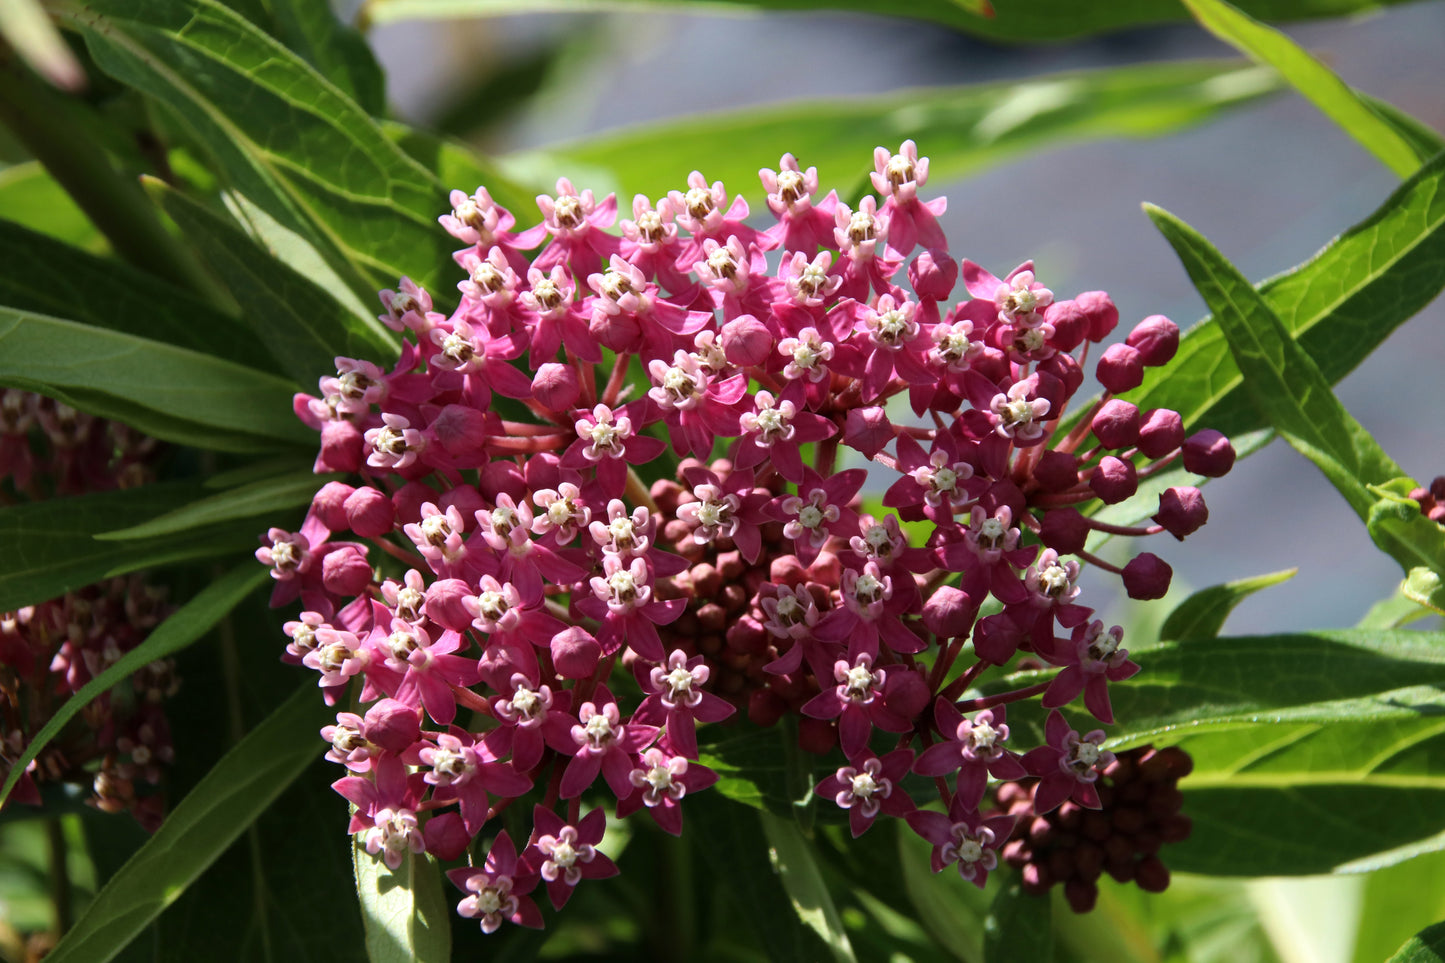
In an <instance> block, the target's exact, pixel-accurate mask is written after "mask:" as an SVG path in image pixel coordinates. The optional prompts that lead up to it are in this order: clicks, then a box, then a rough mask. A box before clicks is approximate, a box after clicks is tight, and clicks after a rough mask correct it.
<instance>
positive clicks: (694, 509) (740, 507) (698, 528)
mask: <svg viewBox="0 0 1445 963" xmlns="http://www.w3.org/2000/svg"><path fill="white" fill-rule="evenodd" d="M683 477H684V478H685V479H686V480H687V483H688V484H689V485H691V486H692V494H693V498H694V499H695V500H694V501H690V502H685V503H683V504H681V505H679V506H678V507H677V517H678V518H679V519H681V520H682V521H684V522H686V523H687V524H689V525H693V526H695V527H694V529H693V532H692V538H693V541H694V542H695V543H697V544H698V545H710V544H712V543H713V542H714V541H715V540H716V539H718V538H719V537H721V538H731V539H732V540H733V543H734V544H736V545H737V548H738V551H739V552H741V553H742V556H743V558H745V559H747V560H748V561H749V562H756V561H757V560H758V557H759V555H760V554H761V553H762V545H763V542H762V529H761V527H762V525H763V524H764V523H766V522H767V521H768V519H769V516H768V515H767V514H766V508H767V505H768V503H769V502H770V501H771V500H772V499H771V496H770V495H769V494H768V493H767V492H766V491H764V490H762V489H756V488H754V486H753V473H752V471H751V470H746V469H738V468H737V466H736V464H735V465H734V470H733V471H732V472H730V473H729V474H728V476H727V478H726V479H722V478H719V477H718V476H717V475H716V474H715V473H713V472H712V471H710V470H708V469H706V468H702V467H700V466H694V467H689V468H685V469H683Z"/></svg>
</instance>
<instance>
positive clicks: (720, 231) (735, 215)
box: [667, 171, 770, 271]
mask: <svg viewBox="0 0 1445 963" xmlns="http://www.w3.org/2000/svg"><path fill="white" fill-rule="evenodd" d="M687 187H688V189H687V192H686V193H684V192H682V191H668V192H667V202H668V204H669V205H670V208H671V210H672V211H673V212H675V214H676V215H677V223H678V225H679V226H681V227H682V228H684V229H686V230H687V231H688V232H689V233H690V234H692V237H691V238H690V239H688V241H687V242H686V243H685V244H684V245H683V248H682V253H681V254H679V255H678V258H677V268H678V270H679V271H687V270H690V269H692V267H693V265H694V264H696V263H697V260H698V258H699V257H702V256H703V242H704V241H706V240H712V241H717V242H719V243H721V242H723V241H726V240H727V239H728V238H729V237H736V238H737V239H738V240H739V241H740V242H741V243H742V244H743V246H745V247H753V246H755V244H756V243H757V241H758V240H759V236H758V232H757V231H755V230H753V229H752V228H750V227H748V225H747V223H746V222H747V219H748V202H747V201H745V200H743V199H742V198H741V197H735V198H733V200H732V204H730V205H729V204H728V192H727V189H726V188H725V187H723V183H722V181H714V182H713V183H712V186H711V187H709V186H708V183H707V178H705V177H703V176H702V174H701V172H699V171H693V172H692V173H691V174H689V175H687ZM762 240H764V241H766V239H765V238H764V239H762ZM769 243H770V242H769ZM764 250H766V248H765V249H764Z"/></svg>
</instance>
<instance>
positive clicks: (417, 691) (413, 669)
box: [368, 619, 480, 725]
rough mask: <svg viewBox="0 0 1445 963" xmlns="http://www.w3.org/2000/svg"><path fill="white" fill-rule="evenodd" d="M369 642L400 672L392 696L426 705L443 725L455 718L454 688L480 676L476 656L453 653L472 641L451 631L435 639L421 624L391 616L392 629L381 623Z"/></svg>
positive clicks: (402, 700)
mask: <svg viewBox="0 0 1445 963" xmlns="http://www.w3.org/2000/svg"><path fill="white" fill-rule="evenodd" d="M368 641H369V642H370V643H372V644H373V645H375V646H376V647H377V648H379V649H380V650H381V651H382V652H384V653H386V660H385V665H386V667H387V668H388V669H390V670H392V671H393V672H395V673H398V674H399V675H400V678H401V681H400V684H398V685H397V686H396V687H395V691H393V692H392V693H391V695H392V696H393V697H394V698H395V699H396V700H397V701H398V702H403V703H405V704H407V705H409V706H412V707H413V708H416V707H422V706H424V707H425V708H426V712H427V715H429V716H431V717H432V718H433V719H435V720H436V721H437V722H439V723H441V724H442V725H448V724H450V723H451V721H452V719H454V718H456V714H457V700H456V695H455V693H454V692H453V690H452V687H453V686H469V685H473V684H475V683H476V682H477V681H479V679H480V674H479V672H478V670H477V661H476V659H468V658H465V657H462V656H458V655H453V654H452V653H453V652H456V651H457V650H458V649H462V648H464V647H466V646H467V645H468V644H469V643H468V642H466V641H465V640H464V639H462V637H461V636H460V635H459V634H457V633H456V632H452V631H451V630H447V631H445V632H443V633H442V634H441V637H440V638H438V639H437V640H436V641H435V642H433V641H432V639H431V635H430V633H428V632H427V630H426V629H424V628H423V627H421V626H420V625H413V624H411V623H410V622H404V621H402V620H401V619H392V620H391V631H390V632H387V631H386V630H385V629H384V628H382V626H381V624H378V625H377V626H376V627H374V628H373V629H372V630H371V637H370V639H368Z"/></svg>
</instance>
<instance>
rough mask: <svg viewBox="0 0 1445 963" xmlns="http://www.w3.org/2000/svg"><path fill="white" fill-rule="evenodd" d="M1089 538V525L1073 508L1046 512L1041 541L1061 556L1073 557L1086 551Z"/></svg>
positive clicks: (1041, 530) (1054, 509) (1041, 529)
mask: <svg viewBox="0 0 1445 963" xmlns="http://www.w3.org/2000/svg"><path fill="white" fill-rule="evenodd" d="M1088 538H1089V523H1088V522H1087V521H1086V520H1085V519H1084V516H1083V515H1081V514H1079V513H1078V512H1077V511H1076V510H1074V509H1072V508H1051V509H1049V510H1048V511H1046V512H1044V521H1043V524H1042V525H1041V526H1040V528H1039V540H1040V541H1042V542H1043V543H1044V545H1046V546H1047V547H1049V548H1051V549H1053V550H1054V551H1056V552H1058V553H1059V554H1060V555H1073V554H1074V553H1076V552H1081V551H1083V549H1084V543H1085V542H1086V541H1087V540H1088Z"/></svg>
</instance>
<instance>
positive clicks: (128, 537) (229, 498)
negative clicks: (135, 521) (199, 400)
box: [95, 472, 337, 542]
mask: <svg viewBox="0 0 1445 963" xmlns="http://www.w3.org/2000/svg"><path fill="white" fill-rule="evenodd" d="M335 477H337V476H335V475H315V474H312V473H311V472H306V473H304V474H299V475H286V476H283V477H281V478H271V479H267V480H265V481H259V482H253V483H252V484H250V485H243V486H241V487H240V488H232V489H228V490H227V491H224V492H222V493H220V494H219V495H211V496H209V497H207V498H201V499H198V500H197V501H194V502H191V503H190V504H189V505H185V506H183V507H181V508H177V509H175V510H174V511H169V512H166V513H165V514H164V515H160V516H158V517H156V518H152V519H151V520H149V521H146V522H142V523H140V524H139V525H130V526H128V527H126V528H117V529H114V530H113V531H109V532H101V533H100V534H99V535H97V536H95V537H96V538H97V539H99V540H100V541H103V542H108V541H126V542H128V541H134V540H135V539H142V538H158V537H160V536H162V535H174V534H176V533H177V532H188V531H191V530H193V529H197V528H203V527H205V526H208V525H215V524H218V523H220V522H230V521H235V520H237V519H241V518H262V517H267V516H271V517H274V516H276V515H279V514H280V513H281V512H282V511H284V510H285V509H288V508H297V507H299V506H301V505H309V504H311V500H312V498H313V497H314V496H315V495H316V491H317V489H319V488H320V487H321V486H322V485H324V484H326V482H328V481H330V480H331V479H333V478H335Z"/></svg>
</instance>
